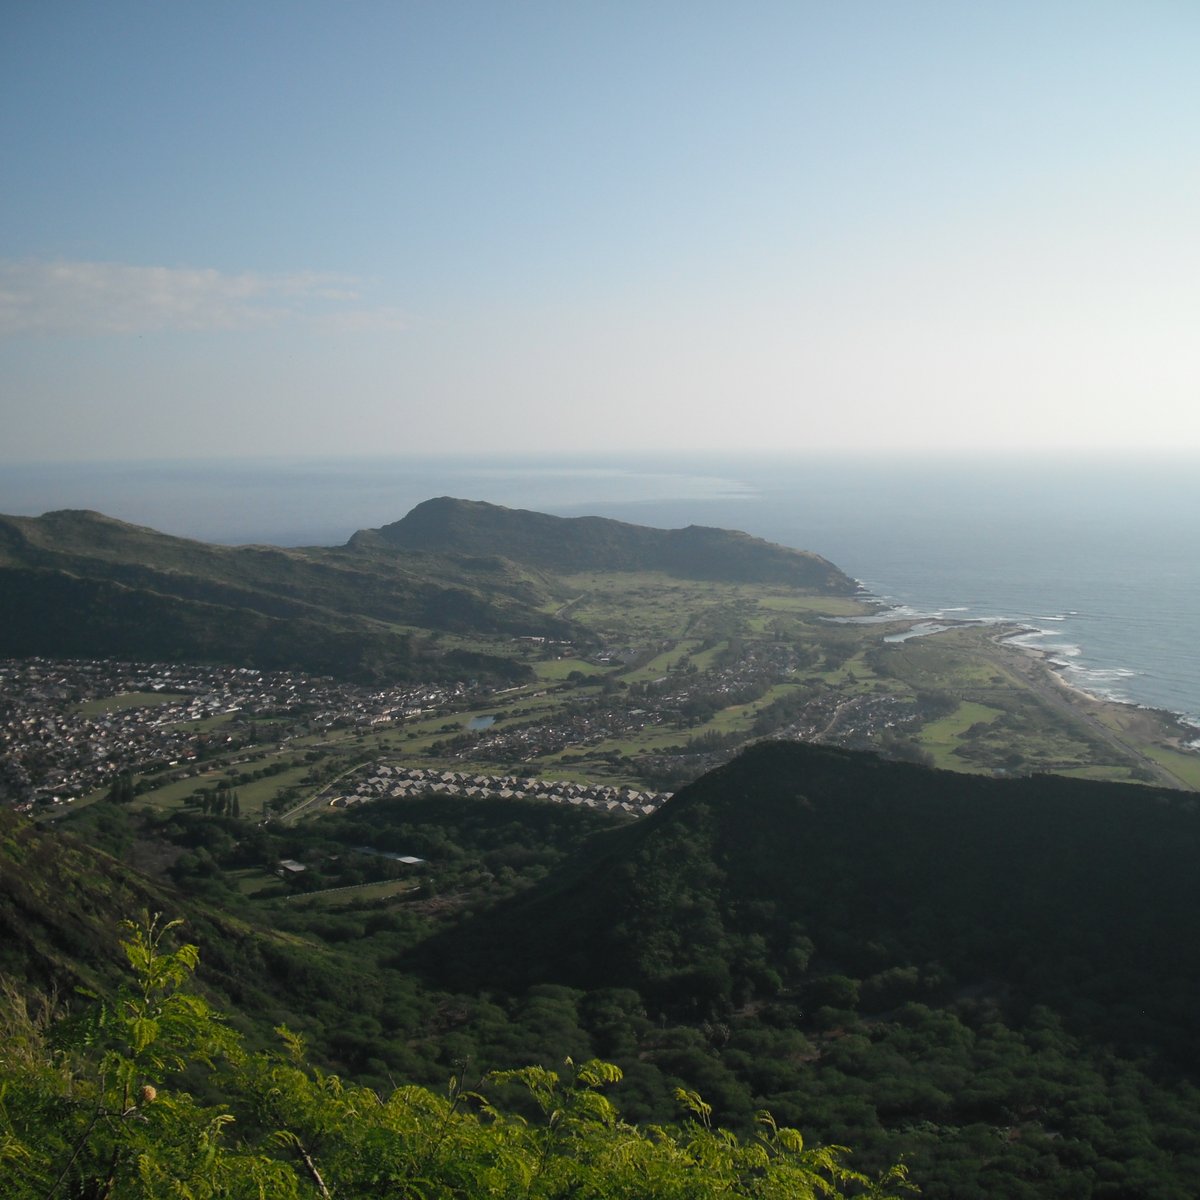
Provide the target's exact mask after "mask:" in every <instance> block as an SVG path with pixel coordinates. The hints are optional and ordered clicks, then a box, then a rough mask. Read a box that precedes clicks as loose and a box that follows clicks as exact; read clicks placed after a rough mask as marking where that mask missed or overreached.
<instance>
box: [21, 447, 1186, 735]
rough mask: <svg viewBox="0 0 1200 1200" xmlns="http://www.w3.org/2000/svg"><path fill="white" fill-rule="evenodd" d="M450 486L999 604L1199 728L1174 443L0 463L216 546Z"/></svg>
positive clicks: (338, 531)
mask: <svg viewBox="0 0 1200 1200" xmlns="http://www.w3.org/2000/svg"><path fill="white" fill-rule="evenodd" d="M442 495H452V496H460V497H464V498H467V499H475V500H490V501H492V502H494V503H497V504H505V505H509V506H513V507H521V508H533V509H537V510H540V511H544V512H552V513H557V514H560V515H563V516H575V515H580V514H584V513H593V514H597V515H600V516H609V517H615V518H618V519H620V520H625V521H633V522H637V523H640V524H646V525H656V526H661V527H667V528H672V527H678V526H681V525H688V524H701V525H717V526H722V527H726V528H736V529H743V530H746V531H747V532H749V533H753V534H756V535H757V536H759V537H764V538H768V539H769V540H771V541H776V542H781V543H783V544H785V545H789V546H796V547H799V548H802V549H808V550H815V551H816V552H817V553H819V554H823V555H824V556H825V557H826V558H829V559H830V560H832V561H833V562H835V563H836V564H837V565H838V566H839V567H841V568H842V569H843V570H845V571H846V572H848V573H849V574H851V575H853V576H854V577H855V578H857V579H859V580H861V581H862V583H863V584H864V586H865V587H866V588H867V589H868V590H869V591H870V592H871V593H873V594H874V595H875V596H877V597H878V598H879V599H880V600H882V601H884V602H886V603H888V604H891V605H895V606H897V607H898V608H900V609H902V610H903V611H904V612H905V613H908V614H913V615H928V616H946V617H955V618H959V619H976V618H977V619H1000V618H1003V619H1007V620H1013V621H1017V622H1020V623H1021V624H1023V625H1025V626H1026V627H1027V629H1028V634H1027V635H1026V637H1025V638H1024V639H1023V640H1024V641H1025V642H1026V643H1027V644H1028V645H1031V646H1036V647H1038V648H1040V649H1042V650H1044V651H1046V652H1047V653H1048V654H1049V655H1050V657H1051V659H1052V661H1054V663H1055V664H1056V665H1057V666H1058V667H1059V669H1061V670H1062V672H1063V674H1064V676H1065V677H1066V678H1067V679H1068V680H1069V681H1070V682H1071V683H1073V684H1075V685H1077V686H1079V687H1082V688H1085V689H1086V690H1089V691H1091V692H1093V693H1095V694H1098V695H1103V696H1105V697H1108V698H1111V699H1116V700H1121V701H1125V702H1128V703H1134V704H1141V705H1145V706H1148V707H1153V708H1161V709H1166V710H1169V711H1172V712H1176V713H1179V714H1181V715H1183V716H1185V717H1186V718H1188V719H1189V720H1191V721H1193V722H1196V723H1197V724H1200V644H1198V639H1197V619H1198V618H1200V471H1198V470H1197V469H1196V467H1195V465H1194V464H1192V463H1190V462H1187V461H1184V460H1182V459H1162V460H1157V461H1148V460H1147V461H1127V460H1119V459H1115V458H1114V459H1110V460H1100V459H1090V460H1085V461H1070V462H1064V461H1057V460H1053V459H1050V458H1037V457H1030V458H1029V459H1027V460H1023V461H1014V460H1000V459H978V460H970V461H966V460H948V459H932V458H931V459H927V460H913V459H905V460H898V461H896V460H890V459H884V458H874V459H866V458H858V459H855V458H848V457H845V458H834V457H807V458H806V457H802V456H790V457H785V456H775V457H757V458H751V457H744V456H743V457H728V458H720V457H716V456H709V457H703V458H698V457H689V458H684V457H678V458H672V457H668V456H661V457H656V458H651V457H647V456H639V457H631V458H628V459H625V460H620V461H618V460H615V459H611V458H610V459H588V458H585V457H582V456H580V457H577V458H572V459H562V458H559V459H555V460H549V459H546V458H529V459H523V460H520V461H515V460H512V459H504V460H483V459H478V458H475V459H466V458H420V459H418V458H407V459H406V458H390V459H384V458H375V459H360V460H349V459H341V460H334V459H310V460H288V461H281V460H259V461H251V460H237V461H232V462H186V463H184V462H180V463H165V462H164V463H145V462H141V463H126V464H104V465H99V464H40V465H32V464H20V465H12V464H10V465H7V466H4V467H2V468H0V511H3V512H6V513H21V514H36V513H41V512H44V511H48V510H50V509H54V508H94V509H98V510H100V511H101V512H105V513H107V514H109V515H110V516H115V517H119V518H121V519H123V520H128V521H134V522H136V523H138V524H144V525H150V526H153V527H154V528H156V529H161V530H163V531H164V532H168V533H174V534H179V535H182V536H188V537H198V538H203V539H205V540H210V541H218V542H225V543H230V544H233V543H241V542H267V543H274V544H277V545H329V544H335V543H340V542H343V541H345V540H346V538H347V537H349V536H350V534H351V533H353V532H354V530H356V529H359V528H364V527H371V526H378V525H382V524H386V523H387V522H389V521H394V520H397V519H399V518H400V517H401V516H403V515H404V513H406V512H407V511H408V510H409V509H410V508H412V507H413V505H415V504H417V503H419V502H420V501H421V500H425V499H428V498H430V497H432V496H442Z"/></svg>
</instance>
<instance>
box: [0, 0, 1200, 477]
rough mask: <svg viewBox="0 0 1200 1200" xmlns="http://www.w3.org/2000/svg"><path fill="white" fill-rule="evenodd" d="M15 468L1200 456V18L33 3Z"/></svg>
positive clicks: (774, 5)
mask: <svg viewBox="0 0 1200 1200" xmlns="http://www.w3.org/2000/svg"><path fill="white" fill-rule="evenodd" d="M0 31H2V32H3V35H4V36H3V37H2V38H0V66H2V67H3V70H0V146H2V147H3V152H4V158H5V162H6V166H7V168H8V169H7V171H6V183H5V188H4V189H3V192H2V193H0V215H2V218H3V220H2V221H0V404H2V406H3V413H2V415H3V420H4V439H3V440H4V445H3V447H0V461H7V462H28V463H39V462H47V461H81V462H82V461H96V460H100V461H105V460H108V461H113V462H120V461H126V460H142V459H162V458H180V459H197V460H204V459H212V458H217V457H221V458H224V457H229V456H232V457H241V456H249V457H254V456H258V455H271V456H285V457H290V456H329V455H335V456H347V455H350V456H353V455H369V454H385V455H391V454H421V453H437V454H446V453H450V452H455V451H458V452H463V453H467V454H480V453H494V454H497V455H509V456H514V455H522V454H529V453H534V452H536V453H541V454H555V453H561V454H568V453H589V454H606V455H608V454H624V453H629V452H633V451H638V450H642V451H650V452H653V451H654V450H655V449H658V450H661V451H662V452H664V453H665V452H668V451H670V452H675V453H682V454H686V455H695V454H698V453H737V454H744V453H747V452H752V451H755V450H764V451H772V450H773V451H781V452H788V453H797V452H807V453H831V454H832V453H843V454H845V453H849V454H862V453H873V454H891V455H901V456H903V455H908V454H918V453H924V452H931V451H933V452H942V453H966V452H972V453H996V454H1004V453H1023V452H1028V451H1030V450H1032V449H1035V448H1038V449H1041V450H1042V451H1044V452H1048V453H1052V454H1059V455H1076V454H1093V453H1100V454H1103V453H1112V452H1118V451H1122V450H1128V451H1135V452H1146V451H1161V452H1168V451H1175V452H1178V453H1193V454H1194V453H1195V452H1196V451H1198V450H1200V403H1197V401H1198V400H1200V348H1198V343H1197V339H1196V337H1195V331H1194V330H1195V314H1196V312H1197V311H1198V309H1200V238H1198V237H1197V236H1196V216H1195V204H1194V197H1195V194H1196V190H1197V189H1196V185H1197V174H1198V172H1200V154H1198V153H1197V150H1198V149H1200V147H1198V145H1197V143H1198V142H1200V130H1198V129H1197V126H1196V123H1195V121H1194V120H1193V116H1194V113H1195V112H1196V111H1197V108H1198V107H1200V74H1198V73H1197V72H1196V70H1195V62H1196V61H1197V58H1200V8H1197V7H1196V6H1194V5H1187V4H1182V3H1172V2H1158V3H1149V4H1143V5H1138V6H1136V7H1131V6H1122V5H1108V4H1100V5H1097V4H1090V3H1089V4H1083V3H1078V2H1060V3H1051V4H1042V3H1038V4H1036V5H1035V4H1033V3H1013V4H1004V5H999V4H981V5H970V6H963V5H954V4H949V3H941V2H924V3H915V4H911V5H905V6H895V5H888V4H884V3H863V4H859V5H819V4H805V3H791V2H789V3H782V2H777V0H764V2H762V3H758V4H755V5H752V6H750V7H749V8H745V9H736V10H735V9H733V8H730V7H729V6H727V5H720V4H714V3H706V2H701V3H690V4H686V5H685V4H682V3H677V2H675V0H660V2H657V3H651V4H641V3H638V4H634V3H604V4H601V3H596V2H590V3H580V4H573V5H561V4H552V3H549V2H548V0H541V2H533V3H529V4H521V5H492V4H488V3H483V2H482V0H463V2H459V3H450V4H444V5H418V4H404V3H401V4H384V3H362V4H355V5H351V6H345V5H336V6H335V5H331V4H326V3H317V2H300V3H286V4H285V3H282V2H272V0H266V2H264V3H261V4H255V5H253V6H233V5H221V4H216V5H205V6H192V7H181V6H174V5H169V6H163V5H155V4H150V3H144V2H136V3H135V2H133V0H115V2H114V3H112V4H106V5H103V6H96V7H87V6H70V7H63V6H55V5H34V6H22V7H14V6H9V8H8V9H7V10H6V11H5V13H4V15H3V16H2V17H0Z"/></svg>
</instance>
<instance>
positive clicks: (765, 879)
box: [426, 743, 1200, 1065]
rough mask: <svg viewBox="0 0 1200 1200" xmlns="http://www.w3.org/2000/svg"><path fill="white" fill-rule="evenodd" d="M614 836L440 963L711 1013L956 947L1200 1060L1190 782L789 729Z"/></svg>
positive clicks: (965, 956) (451, 946) (1199, 815)
mask: <svg viewBox="0 0 1200 1200" xmlns="http://www.w3.org/2000/svg"><path fill="white" fill-rule="evenodd" d="M602 845H603V849H600V848H599V845H598V846H597V848H594V849H593V850H592V851H591V852H590V856H589V857H588V858H587V859H585V860H583V861H577V862H575V863H574V864H572V865H571V866H570V867H569V868H567V869H566V870H564V871H562V872H560V873H559V874H558V875H556V876H554V877H552V878H550V879H548V880H547V881H546V882H545V883H544V884H542V885H541V886H540V887H539V888H537V889H535V890H534V891H533V892H531V893H530V894H528V895H526V896H524V897H522V898H520V899H519V900H517V901H514V902H512V903H511V904H509V905H506V906H503V907H501V908H500V909H499V910H497V911H496V912H494V913H492V914H490V915H487V916H485V917H481V918H479V919H478V920H477V921H476V922H475V923H474V924H473V925H472V924H469V925H466V926H465V927H463V928H462V929H460V930H458V931H455V932H452V933H448V934H446V935H444V936H443V938H441V939H439V940H436V941H434V942H433V943H431V944H430V946H429V947H427V950H426V954H427V955H428V958H427V961H428V962H430V963H432V964H433V965H434V969H435V970H436V971H438V972H440V973H441V974H442V976H443V977H445V978H454V979H456V980H457V981H459V982H468V981H479V980H483V979H490V980H492V981H493V982H495V981H501V980H502V981H506V982H507V983H509V984H510V985H511V986H516V987H520V986H525V985H526V984H528V983H529V982H530V981H531V980H535V979H537V980H553V981H556V982H562V983H569V984H573V985H576V986H584V987H589V986H604V985H607V986H612V985H627V986H633V987H637V988H639V989H640V990H642V991H643V993H644V994H647V995H649V996H652V997H654V998H656V1000H657V1002H658V1003H660V1004H662V1005H664V1006H666V1008H667V1009H668V1010H669V1011H674V1012H677V1013H687V1012H691V1013H694V1014H698V1015H705V1014H706V1013H707V1014H710V1015H711V1014H718V1013H720V1012H722V1011H728V1010H729V1009H730V1008H732V1007H733V1006H735V1005H738V1004H742V1003H745V1002H746V1001H748V1000H750V999H752V998H753V997H755V996H760V997H761V996H769V995H771V994H774V993H775V992H777V991H779V989H780V988H781V986H783V985H785V984H792V985H797V986H799V987H800V989H801V994H802V995H803V991H804V985H805V981H806V980H811V978H812V977H813V975H814V971H816V972H818V973H822V974H828V973H838V974H844V975H847V976H850V977H854V978H858V979H862V978H864V977H866V976H873V975H876V974H878V973H879V972H881V971H886V970H888V969H904V968H907V967H911V966H913V965H916V966H919V967H922V968H929V967H930V966H931V965H936V969H937V970H938V971H940V972H942V973H943V975H944V977H945V979H946V981H947V988H950V989H953V988H979V989H985V990H988V989H990V990H993V991H997V992H1005V993H1017V994H1020V995H1022V996H1025V997H1027V998H1029V999H1036V1000H1038V1001H1040V1002H1051V1003H1054V1004H1056V1005H1062V1006H1065V1007H1067V1008H1069V1009H1070V1010H1071V1011H1073V1012H1076V1013H1077V1014H1082V1013H1084V1012H1085V1010H1086V1011H1087V1013H1088V1015H1089V1018H1090V1019H1091V1020H1092V1021H1093V1022H1094V1023H1096V1024H1097V1025H1100V1026H1103V1027H1104V1028H1105V1030H1106V1031H1107V1033H1108V1034H1110V1035H1112V1036H1114V1037H1118V1038H1124V1039H1125V1040H1134V1041H1136V1040H1137V1039H1139V1038H1143V1039H1144V1038H1148V1037H1156V1036H1160V1035H1161V1036H1167V1034H1168V1031H1169V1032H1170V1036H1172V1037H1175V1036H1178V1037H1179V1038H1180V1040H1179V1041H1178V1042H1177V1043H1176V1044H1175V1046H1174V1052H1175V1053H1177V1054H1179V1055H1180V1056H1182V1057H1186V1058H1187V1060H1188V1061H1191V1062H1194V1063H1195V1064H1196V1065H1200V1039H1198V1038H1197V1036H1196V1034H1195V1032H1194V1030H1193V1028H1192V1027H1191V1023H1190V1022H1186V1021H1185V1022H1183V1023H1182V1024H1181V1019H1182V1018H1185V1017H1186V1014H1187V1013H1188V1011H1189V1006H1190V999H1189V997H1191V996H1192V995H1194V991H1195V989H1196V988H1197V987H1198V986H1200V937H1197V935H1198V934H1200V874H1198V873H1197V872H1196V871H1195V869H1194V864H1195V863H1196V862H1197V861H1198V860H1200V811H1198V807H1197V805H1196V802H1195V800H1194V799H1192V798H1190V797H1187V796H1182V795H1179V794H1177V793H1158V792H1154V791H1152V790H1149V789H1146V788H1142V787H1134V786H1122V785H1117V784H1097V783H1090V782H1081V781H1075V780H1069V779H1063V778H1059V777H1052V776H1038V777H1033V778H1028V779H1013V780H994V779H983V778H979V777H973V776H964V775H959V774H954V773H950V772H944V771H935V770H931V769H928V768H924V767H918V766H914V765H911V764H906V763H896V762H886V761H884V760H882V759H879V758H876V757H874V756H872V755H865V754H856V753H852V752H848V751H841V750H835V749H831V748H823V747H817V746H805V745H798V744H783V743H776V744H764V745H760V746H758V747H755V748H753V749H752V750H750V751H748V752H746V753H745V754H743V755H742V756H741V757H740V758H738V759H737V760H735V761H734V762H733V763H731V764H729V765H728V766H726V767H724V768H721V769H720V770H717V771H714V772H712V773H711V774H709V775H706V776H704V777H703V778H702V779H700V780H699V781H697V782H696V783H695V784H693V785H691V786H690V787H688V788H686V789H684V790H683V791H682V792H681V793H679V794H678V795H677V796H676V797H675V798H674V799H673V800H671V801H670V802H669V803H668V804H667V805H665V806H664V807H663V809H661V810H660V811H659V812H658V813H657V814H656V815H654V816H653V817H650V818H648V819H646V820H644V821H642V822H639V823H638V824H637V825H635V826H631V827H629V828H626V829H622V830H619V831H616V832H614V833H613V834H611V835H609V836H608V838H607V839H606V841H605V842H604V843H602ZM815 996H816V993H815V992H814V997H815ZM1118 998H1119V1002H1118ZM1109 999H1112V1000H1113V1002H1114V1003H1113V1007H1112V1008H1111V1009H1107V1010H1106V1009H1105V1007H1104V1005H1105V1003H1106V1000H1109ZM814 1002H815V1000H814Z"/></svg>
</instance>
